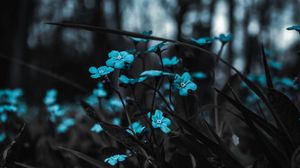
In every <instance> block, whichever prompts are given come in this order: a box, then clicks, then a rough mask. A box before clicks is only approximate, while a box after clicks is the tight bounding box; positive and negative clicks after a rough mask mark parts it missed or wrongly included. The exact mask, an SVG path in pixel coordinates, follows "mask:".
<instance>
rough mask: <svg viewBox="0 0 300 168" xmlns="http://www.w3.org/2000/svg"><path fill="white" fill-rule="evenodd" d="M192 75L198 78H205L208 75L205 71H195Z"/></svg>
mask: <svg viewBox="0 0 300 168" xmlns="http://www.w3.org/2000/svg"><path fill="white" fill-rule="evenodd" d="M192 76H193V77H194V78H197V79H204V78H206V77H207V76H206V74H205V73H203V72H194V73H193V74H192Z"/></svg>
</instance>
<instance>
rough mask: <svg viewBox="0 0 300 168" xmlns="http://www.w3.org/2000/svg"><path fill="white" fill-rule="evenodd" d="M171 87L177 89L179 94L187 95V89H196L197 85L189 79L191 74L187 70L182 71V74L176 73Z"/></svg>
mask: <svg viewBox="0 0 300 168" xmlns="http://www.w3.org/2000/svg"><path fill="white" fill-rule="evenodd" d="M173 87H174V88H175V89H176V90H178V91H179V95H180V96H187V95H188V91H189V90H192V91H195V90H197V85H196V84H195V83H194V82H192V81H191V75H190V74H189V73H188V72H185V73H183V74H182V76H180V75H178V74H176V76H175V80H174V82H173Z"/></svg>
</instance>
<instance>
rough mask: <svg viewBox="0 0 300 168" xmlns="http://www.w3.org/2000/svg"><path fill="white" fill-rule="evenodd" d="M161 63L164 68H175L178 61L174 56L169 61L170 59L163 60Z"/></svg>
mask: <svg viewBox="0 0 300 168" xmlns="http://www.w3.org/2000/svg"><path fill="white" fill-rule="evenodd" d="M162 62H163V65H164V66H165V67H172V66H175V65H176V64H178V62H179V59H178V58H177V57H176V56H174V57H172V58H171V59H170V58H163V59H162Z"/></svg>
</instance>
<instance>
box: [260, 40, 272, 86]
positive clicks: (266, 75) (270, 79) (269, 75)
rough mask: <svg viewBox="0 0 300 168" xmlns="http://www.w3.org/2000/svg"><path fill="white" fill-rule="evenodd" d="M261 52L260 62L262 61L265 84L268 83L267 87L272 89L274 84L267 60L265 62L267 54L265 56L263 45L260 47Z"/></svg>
mask: <svg viewBox="0 0 300 168" xmlns="http://www.w3.org/2000/svg"><path fill="white" fill-rule="evenodd" d="M261 53H262V62H263V65H264V69H265V77H266V81H267V85H268V88H271V89H273V88H274V86H273V82H272V77H271V72H270V68H269V65H268V62H267V56H266V53H265V49H264V46H263V45H262V47H261Z"/></svg>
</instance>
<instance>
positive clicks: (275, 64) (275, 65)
mask: <svg viewBox="0 0 300 168" xmlns="http://www.w3.org/2000/svg"><path fill="white" fill-rule="evenodd" d="M268 65H269V66H270V67H271V68H274V69H276V70H281V69H282V63H280V62H277V61H273V60H269V61H268Z"/></svg>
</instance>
